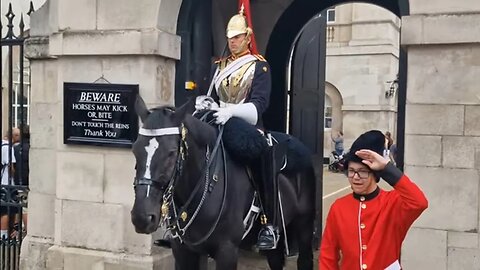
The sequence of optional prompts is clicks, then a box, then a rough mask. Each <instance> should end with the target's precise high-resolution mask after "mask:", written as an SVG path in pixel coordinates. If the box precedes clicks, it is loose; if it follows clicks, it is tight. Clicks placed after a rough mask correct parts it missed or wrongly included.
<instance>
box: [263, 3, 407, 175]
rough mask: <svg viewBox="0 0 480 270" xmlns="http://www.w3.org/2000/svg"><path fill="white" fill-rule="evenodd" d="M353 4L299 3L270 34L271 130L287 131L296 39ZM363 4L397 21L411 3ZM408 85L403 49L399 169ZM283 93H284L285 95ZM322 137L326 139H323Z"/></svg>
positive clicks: (398, 132)
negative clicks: (315, 21) (328, 13)
mask: <svg viewBox="0 0 480 270" xmlns="http://www.w3.org/2000/svg"><path fill="white" fill-rule="evenodd" d="M348 2H351V1H344V0H328V1H306V0H296V1H293V2H292V3H291V4H290V6H289V7H288V8H287V9H285V11H284V12H283V14H282V15H281V16H280V18H279V19H278V21H277V23H276V24H275V27H274V28H273V31H272V32H271V35H270V39H269V41H268V45H267V49H266V58H267V59H268V61H269V63H270V66H271V71H272V82H273V84H272V89H275V91H277V94H275V95H272V96H271V100H270V107H269V109H268V111H267V113H266V115H265V118H266V119H265V123H267V124H266V125H267V127H268V128H269V129H272V130H279V131H286V127H287V119H286V117H287V110H288V107H287V95H288V93H287V85H286V83H287V82H286V80H285V78H286V77H287V74H286V72H287V69H286V68H285V67H286V65H287V63H288V62H289V57H290V50H291V46H292V44H294V42H295V39H296V38H297V36H298V34H299V33H300V32H301V30H302V28H303V27H304V26H305V25H306V24H307V22H308V21H309V20H310V19H311V18H313V17H314V16H315V14H319V13H321V12H322V11H323V10H325V9H327V8H328V7H330V6H334V5H340V4H344V3H348ZM362 2H364V3H370V4H374V5H377V6H380V7H383V8H385V9H387V10H389V11H391V12H392V13H393V14H395V15H397V16H398V17H401V16H404V15H408V14H409V1H408V0H388V1H382V0H368V1H362ZM406 81H407V53H406V51H405V50H403V49H402V48H400V52H399V74H398V111H397V136H396V137H397V146H398V150H399V153H398V159H399V162H398V165H399V167H401V168H402V167H403V149H404V132H405V102H406ZM282 90H283V92H282ZM322 137H323V136H322Z"/></svg>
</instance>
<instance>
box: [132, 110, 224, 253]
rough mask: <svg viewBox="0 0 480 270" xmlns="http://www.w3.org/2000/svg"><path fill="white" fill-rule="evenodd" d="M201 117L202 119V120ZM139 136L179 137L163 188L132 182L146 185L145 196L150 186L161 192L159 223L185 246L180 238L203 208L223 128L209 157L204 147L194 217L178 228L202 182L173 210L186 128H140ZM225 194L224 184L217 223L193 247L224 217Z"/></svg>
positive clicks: (146, 181) (145, 181)
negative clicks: (203, 161)
mask: <svg viewBox="0 0 480 270" xmlns="http://www.w3.org/2000/svg"><path fill="white" fill-rule="evenodd" d="M202 119H203V117H202V118H201V120H202ZM139 134H140V135H143V136H147V137H159V136H167V135H181V136H180V142H179V151H178V155H177V161H176V164H175V169H174V171H173V173H172V175H171V177H170V181H168V182H167V183H165V184H162V183H161V182H160V181H159V180H158V179H148V178H146V177H141V178H140V179H138V178H135V180H134V187H136V186H137V185H147V194H148V192H149V191H148V190H149V188H150V187H151V186H155V187H157V188H159V189H160V191H161V192H162V193H163V199H162V206H161V215H162V217H161V219H162V223H164V225H166V230H167V231H170V232H171V233H172V236H173V237H174V238H179V239H180V241H182V242H185V239H184V238H183V236H184V234H185V232H186V231H187V229H188V228H189V227H190V225H191V224H192V223H193V221H194V220H195V218H196V216H197V214H198V212H199V211H200V209H201V208H202V205H203V202H204V200H205V196H206V194H207V191H208V186H209V183H210V176H209V174H208V171H209V168H210V166H211V165H212V162H213V160H214V159H215V156H216V154H217V152H218V151H217V150H219V147H220V145H221V137H222V134H223V127H222V128H220V132H219V135H218V136H217V140H216V142H215V145H214V147H213V151H212V152H211V153H210V151H209V149H210V147H209V146H208V145H207V149H206V161H205V167H204V171H203V172H202V175H204V176H205V186H204V190H203V193H202V199H201V201H200V202H199V204H198V205H197V207H196V209H195V211H194V213H193V215H192V216H191V217H190V219H189V221H188V223H187V224H186V225H185V226H184V227H183V228H181V226H180V224H179V220H180V219H182V220H183V222H185V221H186V219H187V214H186V209H187V207H188V206H189V205H190V203H191V202H192V201H193V199H194V197H195V195H196V194H197V191H199V189H200V187H201V186H202V185H201V184H202V182H201V181H197V185H196V186H195V188H194V189H193V192H192V193H191V194H190V196H189V198H188V199H187V201H186V202H185V204H184V205H183V206H182V207H180V208H179V209H177V206H175V202H174V200H173V190H174V187H175V182H176V180H177V179H178V178H179V177H180V175H181V173H182V167H183V162H184V161H185V158H186V154H187V150H188V144H187V141H186V137H187V128H186V127H185V125H184V124H183V123H182V124H181V125H180V127H169V128H159V129H144V128H140V130H139ZM222 151H224V149H223V146H222ZM223 157H225V153H223ZM223 164H224V174H225V177H226V167H225V166H226V163H225V162H224V163H223ZM213 179H214V181H215V182H216V181H217V179H216V175H214V176H213ZM226 193H227V184H226V181H225V183H224V191H223V196H222V197H223V198H222V207H221V209H220V212H219V214H218V216H217V219H216V221H215V223H214V225H213V226H212V227H211V228H210V230H209V232H208V233H207V234H206V235H205V236H204V237H202V239H200V240H199V241H197V242H195V243H193V244H194V245H198V244H200V243H202V242H204V241H205V240H206V239H208V238H209V237H210V235H211V234H212V233H213V230H214V229H215V228H216V226H217V225H218V222H219V221H220V217H221V215H222V213H223V209H224V206H225V198H226ZM147 196H148V195H147ZM170 208H172V210H173V213H170Z"/></svg>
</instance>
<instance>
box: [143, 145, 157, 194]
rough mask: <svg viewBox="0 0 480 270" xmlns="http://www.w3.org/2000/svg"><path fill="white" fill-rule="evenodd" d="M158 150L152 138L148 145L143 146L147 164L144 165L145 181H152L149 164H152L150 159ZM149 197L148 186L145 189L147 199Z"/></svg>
mask: <svg viewBox="0 0 480 270" xmlns="http://www.w3.org/2000/svg"><path fill="white" fill-rule="evenodd" d="M157 149H158V142H157V139H155V138H152V139H151V140H150V141H149V142H148V145H147V146H145V151H147V162H146V164H145V174H144V175H143V177H144V178H146V179H152V172H151V171H150V164H151V163H152V158H153V155H154V154H155V152H156V151H157ZM149 195H150V186H148V188H147V197H148V196H149Z"/></svg>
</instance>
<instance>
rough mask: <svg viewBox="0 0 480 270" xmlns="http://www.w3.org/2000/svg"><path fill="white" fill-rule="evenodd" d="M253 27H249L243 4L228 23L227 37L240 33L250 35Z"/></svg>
mask: <svg viewBox="0 0 480 270" xmlns="http://www.w3.org/2000/svg"><path fill="white" fill-rule="evenodd" d="M251 33H252V29H251V28H250V27H248V23H247V18H245V16H244V15H243V6H242V8H241V9H240V12H239V13H238V14H235V15H233V17H232V18H230V21H228V24H227V38H232V37H234V36H237V35H240V34H247V36H249V35H250V34H251Z"/></svg>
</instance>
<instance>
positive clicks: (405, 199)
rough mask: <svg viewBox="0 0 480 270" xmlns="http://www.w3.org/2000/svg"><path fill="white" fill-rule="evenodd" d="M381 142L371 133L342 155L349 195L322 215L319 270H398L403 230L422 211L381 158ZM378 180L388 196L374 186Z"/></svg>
mask: <svg viewBox="0 0 480 270" xmlns="http://www.w3.org/2000/svg"><path fill="white" fill-rule="evenodd" d="M384 141H385V137H384V135H383V134H382V132H380V131H378V130H371V131H368V132H366V133H364V134H362V135H361V136H360V137H358V138H357V140H355V142H354V143H353V144H352V147H351V149H350V152H349V153H348V154H347V155H346V159H345V167H346V168H347V177H348V181H349V182H350V186H351V188H352V190H353V193H352V194H349V195H346V196H344V197H342V198H339V199H337V200H336V201H335V202H334V203H333V205H332V207H331V208H330V212H329V213H328V217H327V223H326V226H325V231H324V233H323V238H322V244H321V247H320V256H319V269H320V270H331V269H345V270H355V269H360V270H367V269H368V270H377V269H378V270H383V269H388V270H393V269H401V266H400V261H399V260H400V251H401V246H402V242H403V240H404V239H405V236H406V234H407V231H408V229H409V228H410V226H411V225H412V223H413V222H414V221H415V220H416V219H417V218H418V217H419V216H420V214H421V213H422V212H423V211H424V210H425V209H426V208H427V207H428V201H427V199H426V198H425V195H424V194H423V192H422V191H421V190H420V189H419V188H418V186H417V185H415V184H414V183H413V182H412V181H410V179H409V178H408V177H407V176H406V175H404V174H403V173H402V172H401V171H400V170H398V169H397V168H396V167H395V166H394V165H393V164H392V163H390V162H389V161H388V159H386V158H384V157H383V156H382V155H383V153H384ZM380 178H382V179H384V180H385V181H386V182H387V183H388V184H390V185H391V186H392V187H393V188H394V190H392V191H384V190H382V189H380V188H379V187H378V185H377V183H378V181H379V180H380Z"/></svg>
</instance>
